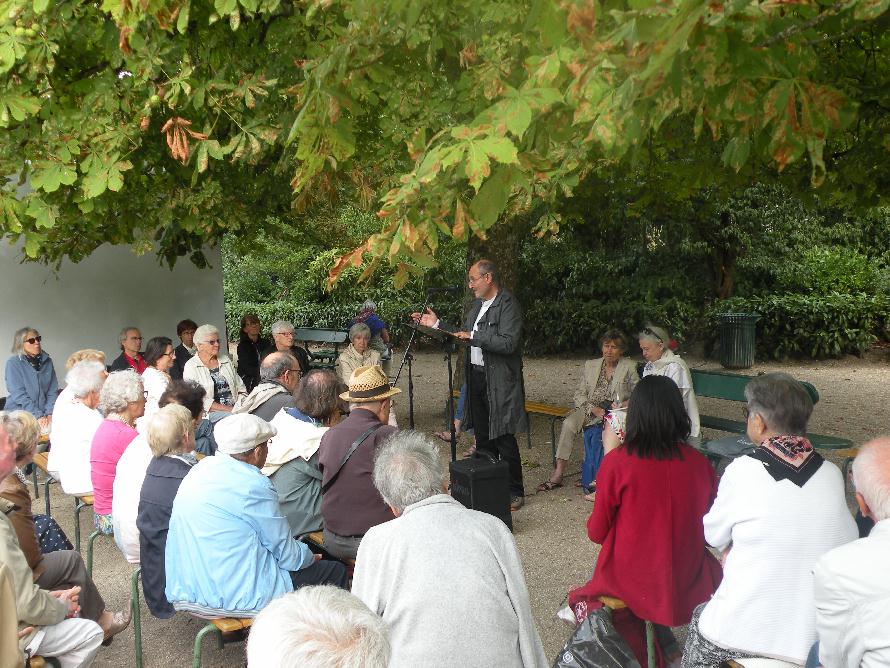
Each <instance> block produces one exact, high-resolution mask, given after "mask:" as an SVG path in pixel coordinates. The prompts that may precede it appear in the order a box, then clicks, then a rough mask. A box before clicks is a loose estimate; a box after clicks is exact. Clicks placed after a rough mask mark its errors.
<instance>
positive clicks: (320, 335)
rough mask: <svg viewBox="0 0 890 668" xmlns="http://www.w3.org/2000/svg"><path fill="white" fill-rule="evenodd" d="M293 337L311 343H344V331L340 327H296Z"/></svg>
mask: <svg viewBox="0 0 890 668" xmlns="http://www.w3.org/2000/svg"><path fill="white" fill-rule="evenodd" d="M294 339H296V340H297V341H308V342H311V343H336V344H340V343H346V332H344V331H343V330H342V329H310V328H308V327H298V328H297V329H295V330H294Z"/></svg>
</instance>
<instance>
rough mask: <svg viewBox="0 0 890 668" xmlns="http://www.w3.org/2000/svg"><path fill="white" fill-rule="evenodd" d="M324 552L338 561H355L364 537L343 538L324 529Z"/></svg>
mask: <svg viewBox="0 0 890 668" xmlns="http://www.w3.org/2000/svg"><path fill="white" fill-rule="evenodd" d="M322 531H324V551H325V552H327V553H328V554H329V555H331V556H332V557H335V558H337V559H355V558H356V556H357V555H358V546H359V545H360V544H361V542H362V538H363V537H362V536H341V535H339V534H336V533H334V532H333V531H329V530H328V529H327V528H324V529H323V530H322Z"/></svg>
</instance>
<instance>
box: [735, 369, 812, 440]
mask: <svg viewBox="0 0 890 668" xmlns="http://www.w3.org/2000/svg"><path fill="white" fill-rule="evenodd" d="M745 399H747V400H748V411H749V412H751V413H757V414H758V415H759V416H760V417H761V418H762V419H763V421H764V422H765V423H766V426H767V428H768V429H770V430H771V431H774V432H776V433H777V434H794V435H797V436H803V435H804V434H806V433H807V422H809V420H810V415H812V413H813V400H812V399H811V398H810V394H809V392H807V390H806V388H805V387H804V386H803V384H802V383H800V382H798V381H796V380H795V379H794V378H793V377H792V376H790V375H789V374H787V373H768V374H765V375H763V376H756V377H755V378H752V379H751V380H750V381H748V384H747V385H746V386H745Z"/></svg>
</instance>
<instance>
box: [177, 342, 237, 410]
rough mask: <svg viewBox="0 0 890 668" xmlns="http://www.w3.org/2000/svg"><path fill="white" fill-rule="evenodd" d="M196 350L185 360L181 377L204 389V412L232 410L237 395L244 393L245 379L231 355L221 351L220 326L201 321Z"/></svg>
mask: <svg viewBox="0 0 890 668" xmlns="http://www.w3.org/2000/svg"><path fill="white" fill-rule="evenodd" d="M194 342H195V347H196V348H197V353H196V354H195V356H194V357H192V358H191V359H190V360H189V361H188V362H186V363H185V369H184V370H183V372H182V377H183V379H184V380H192V381H194V382H196V383H198V385H200V386H201V387H203V388H204V391H205V392H206V393H207V394H206V395H205V397H204V412H205V413H210V412H211V411H225V412H227V413H231V412H232V407H233V406H234V405H235V402H236V401H237V400H238V397H239V396H240V395H242V394H243V395H246V394H247V390H246V388H245V387H244V383H243V382H242V380H241V378H240V377H239V376H238V373H237V372H236V371H235V365H234V364H233V363H232V359H231V358H230V357H229V356H228V355H227V354H226V353H225V352H223V350H222V348H221V346H222V344H223V341H222V340H221V339H220V335H219V330H218V329H217V328H216V327H214V326H213V325H201V326H200V327H198V329H197V330H196V331H195V337H194Z"/></svg>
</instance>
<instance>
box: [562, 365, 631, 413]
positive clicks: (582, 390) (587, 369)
mask: <svg viewBox="0 0 890 668" xmlns="http://www.w3.org/2000/svg"><path fill="white" fill-rule="evenodd" d="M602 368H603V358H602V357H598V358H597V359H593V360H587V361H586V362H585V363H584V368H583V369H582V370H581V382H580V383H579V384H578V390H577V391H576V392H575V397H574V401H575V408H580V409H582V410H583V411H584V415H585V416H586V417H585V421H584V426H585V427H586V426H587V425H590V424H594V423H595V422H597V420H595V419H594V418H593V417H591V416H590V409H591V408H592V407H593V391H594V390H595V389H596V381H597V379H598V378H599V377H600V371H601V370H602ZM639 379H640V378H639V376H638V375H637V368H636V364H635V363H634V362H633V360H629V359H627V358H625V357H622V358H620V359H619V360H618V366H616V367H615V373H614V374H612V381H611V382H610V383H609V398H610V399H611V398H612V397H613V396H614V395H615V390H616V389H617V390H618V391H619V393H620V394H621V400H622V401H626V400H627V399H629V398H630V394H631V392H633V389H634V387H636V384H637V381H639Z"/></svg>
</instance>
